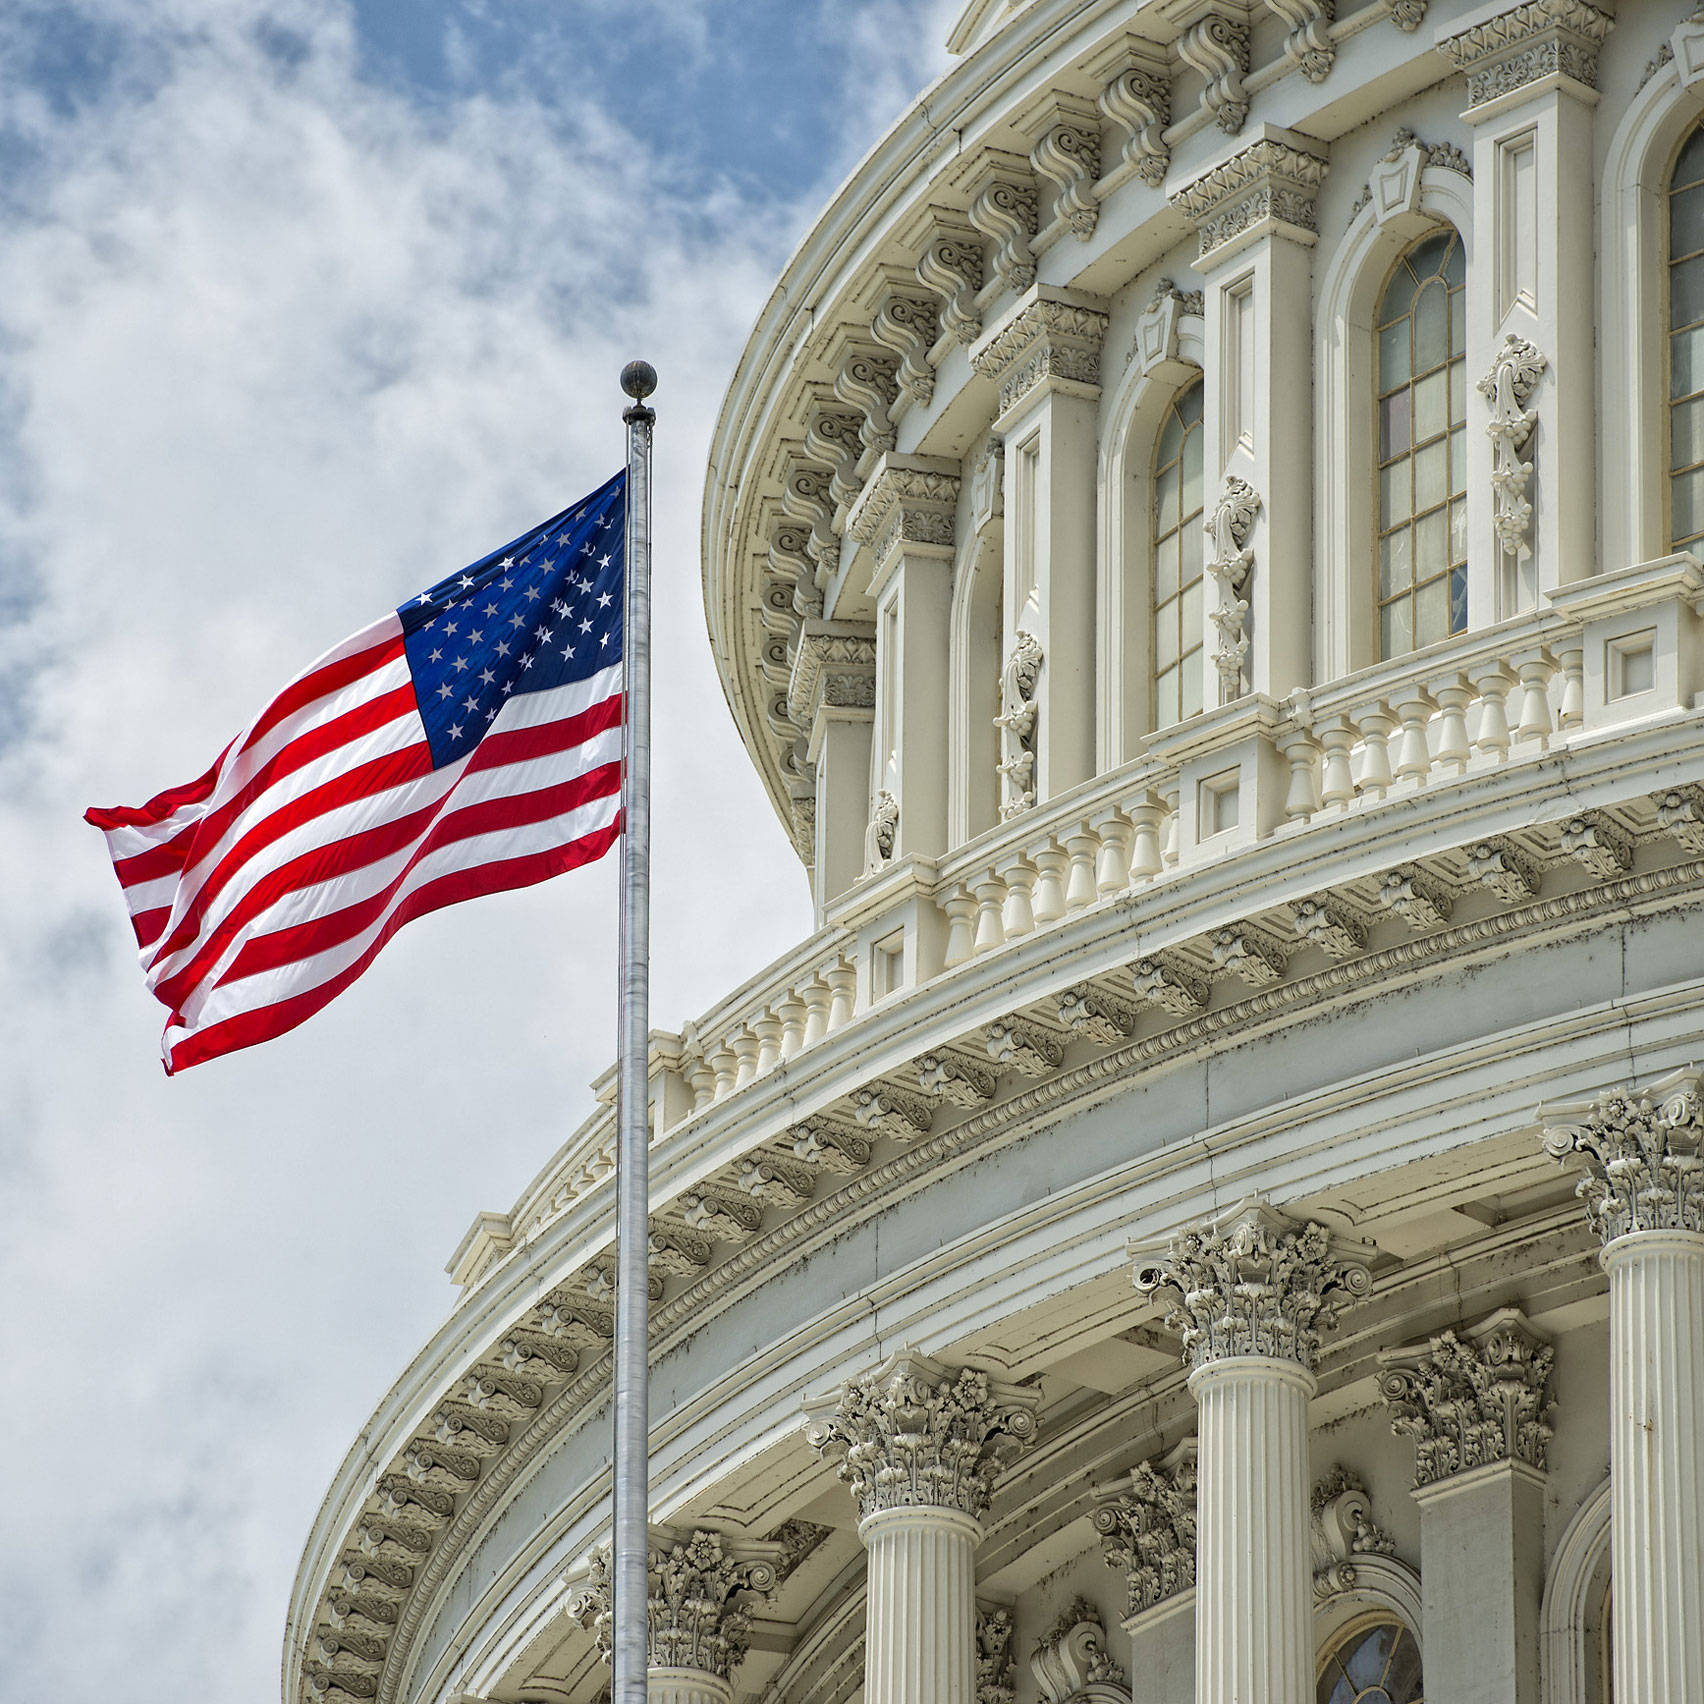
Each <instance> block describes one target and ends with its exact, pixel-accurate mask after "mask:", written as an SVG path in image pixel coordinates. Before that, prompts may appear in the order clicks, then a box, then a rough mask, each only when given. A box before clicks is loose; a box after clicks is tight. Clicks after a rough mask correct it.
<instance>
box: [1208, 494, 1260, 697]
mask: <svg viewBox="0 0 1704 1704" xmlns="http://www.w3.org/2000/svg"><path fill="white" fill-rule="evenodd" d="M1259 513H1260V493H1259V492H1258V491H1256V490H1255V488H1254V487H1253V486H1252V485H1250V484H1249V483H1248V481H1247V480H1245V479H1238V478H1237V477H1236V475H1235V474H1233V475H1232V476H1231V477H1230V478H1229V479H1227V480H1226V481H1225V489H1224V490H1223V492H1221V493H1220V496H1219V501H1218V502H1217V503H1215V504H1214V505H1213V511H1212V513H1211V514H1210V515H1209V516H1208V517H1207V520H1206V523H1205V530H1206V533H1207V552H1208V555H1207V561H1206V564H1205V566H1206V569H1207V572H1208V574H1210V575H1211V576H1212V579H1213V584H1214V585H1215V586H1216V587H1217V588H1218V594H1219V595H1218V602H1217V603H1216V604H1215V605H1214V607H1213V610H1212V612H1211V619H1212V622H1213V627H1214V630H1215V631H1216V632H1217V634H1218V638H1217V640H1216V642H1215V644H1214V647H1213V664H1214V667H1215V668H1216V669H1217V670H1218V671H1219V701H1220V703H1222V704H1229V703H1231V702H1232V701H1233V700H1234V699H1237V698H1241V697H1242V695H1243V693H1244V691H1245V690H1246V688H1245V686H1244V684H1243V682H1244V663H1245V661H1246V660H1247V657H1248V587H1249V575H1250V573H1251V572H1252V570H1253V568H1254V551H1253V550H1252V549H1251V548H1250V547H1249V543H1248V538H1249V534H1250V533H1251V532H1252V531H1253V529H1254V518H1255V516H1256V515H1258V514H1259Z"/></svg>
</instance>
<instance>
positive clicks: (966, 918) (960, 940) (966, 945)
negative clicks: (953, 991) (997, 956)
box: [941, 882, 976, 970]
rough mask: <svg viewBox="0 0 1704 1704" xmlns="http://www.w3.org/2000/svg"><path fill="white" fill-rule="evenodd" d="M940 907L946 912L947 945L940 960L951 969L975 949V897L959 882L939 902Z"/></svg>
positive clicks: (961, 962) (962, 961)
mask: <svg viewBox="0 0 1704 1704" xmlns="http://www.w3.org/2000/svg"><path fill="white" fill-rule="evenodd" d="M941 909H942V910H943V911H944V912H946V914H947V947H946V952H945V955H944V956H943V958H942V961H941V962H942V963H943V964H944V965H945V967H946V968H947V969H948V970H951V969H952V968H953V966H954V965H955V964H963V963H964V961H965V960H966V959H968V958H969V957H970V956H971V955H972V954H973V953H974V952H975V951H976V928H975V922H976V897H975V895H974V894H972V893H971V891H970V889H969V888H968V887H966V886H965V884H964V883H963V882H960V883H959V885H958V886H957V887H956V888H954V889H953V891H952V892H951V893H950V894H948V896H947V897H946V898H945V899H944V900H943V901H942V902H941Z"/></svg>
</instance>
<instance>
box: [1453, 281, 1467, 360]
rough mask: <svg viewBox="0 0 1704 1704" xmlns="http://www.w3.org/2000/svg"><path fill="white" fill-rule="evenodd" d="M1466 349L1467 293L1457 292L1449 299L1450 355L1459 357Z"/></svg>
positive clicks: (1463, 291)
mask: <svg viewBox="0 0 1704 1704" xmlns="http://www.w3.org/2000/svg"><path fill="white" fill-rule="evenodd" d="M1466 348H1467V292H1466V291H1465V290H1457V291H1456V292H1455V293H1454V294H1453V295H1452V296H1451V297H1450V353H1451V354H1452V355H1459V354H1461V352H1462V351H1463V350H1464V349H1466Z"/></svg>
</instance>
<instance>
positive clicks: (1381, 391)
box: [285, 0, 1704, 1704]
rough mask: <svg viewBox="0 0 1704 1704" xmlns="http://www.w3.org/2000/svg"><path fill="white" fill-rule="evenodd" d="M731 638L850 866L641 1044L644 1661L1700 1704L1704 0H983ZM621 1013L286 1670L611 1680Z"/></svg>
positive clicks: (1703, 1640) (465, 1699)
mask: <svg viewBox="0 0 1704 1704" xmlns="http://www.w3.org/2000/svg"><path fill="white" fill-rule="evenodd" d="M948 45H949V48H950V50H951V53H952V55H953V56H954V57H953V63H952V65H951V68H950V69H949V70H948V71H947V73H946V74H945V75H944V76H943V77H942V78H941V79H940V80H939V81H938V82H937V83H935V84H934V85H933V86H932V87H931V88H929V89H928V90H927V91H925V92H924V93H923V94H922V95H921V97H920V98H919V100H918V101H917V103H916V104H915V105H914V106H913V107H912V108H911V109H910V111H909V112H907V113H906V115H905V116H904V117H903V118H902V119H901V120H900V121H899V123H898V124H897V125H896V126H895V127H894V128H893V130H892V131H891V132H890V133H889V134H888V135H887V136H886V137H885V138H884V139H883V140H882V141H881V142H880V143H879V144H878V145H877V146H876V147H875V148H874V149H873V150H872V151H871V153H870V154H869V156H868V157H867V158H866V159H865V160H864V161H863V163H862V164H861V165H860V166H859V167H858V168H857V170H856V171H855V172H854V173H853V175H852V177H851V178H850V179H849V181H848V182H847V183H846V184H845V186H844V187H843V188H842V189H841V190H840V192H839V193H838V194H837V195H836V197H835V198H834V200H833V202H832V203H831V204H830V206H829V207H828V208H827V210H826V211H825V212H824V213H823V214H822V216H821V218H820V219H819V220H818V222H817V223H816V225H815V226H814V228H813V229H812V230H811V231H810V233H809V234H808V236H807V237H806V238H805V239H804V241H803V243H802V244H801V245H800V247H799V249H798V251H797V252H796V254H795V255H794V256H793V258H792V260H791V261H790V262H789V264H788V266H787V268H786V271H785V272H784V274H783V275H782V277H781V279H780V281H779V282H778V284H777V286H776V288H775V290H774V292H773V294H772V296H771V297H770V299H769V301H768V304H767V306H766V307H765V309H764V311H763V313H762V315H761V317H760V318H759V321H758V323H757V326H756V327H755V329H754V330H753V332H752V335H751V338H750V340H749V342H748V344H747V346H746V348H745V350H744V353H743V355H742V356H741V359H740V361H739V364H738V367H737V369H736V371H735V373H734V376H733V379H732V381H731V383H730V386H729V389H728V393H727V396H726V399H725V402H724V404H723V407H722V411H721V415H720V418H719V421H718V424H717V428H716V432H715V437H714V441H713V445H712V449H711V454H710V462H709V467H708V470H707V476H706V488H705V499H704V511H703V571H704V599H705V612H706V619H707V624H708V628H709V639H710V643H711V646H712V648H713V651H714V655H715V657H716V660H717V666H718V668H719V670H720V672H721V678H722V683H723V687H724V690H725V693H726V696H727V700H728V704H729V706H730V708H731V710H732V713H733V715H734V717H735V720H736V722H737V724H738V727H739V730H740V733H741V736H742V738H743V740H744V743H745V746H746V748H747V750H748V752H749V755H750V758H751V761H752V762H753V764H754V765H755V766H756V768H757V770H758V771H759V773H760V775H761V777H762V779H763V782H764V785H765V787H766V789H767V791H768V794H769V797H770V799H771V801H772V803H773V806H774V808H775V810H776V812H777V814H778V815H779V817H780V818H781V820H782V822H783V823H784V825H785V827H786V830H787V833H788V835H789V837H790V838H791V841H792V844H793V846H794V847H795V849H796V851H797V853H798V856H799V859H800V861H801V865H802V867H803V872H804V879H806V880H808V882H809V884H810V889H811V894H812V897H813V901H814V907H815V925H816V927H815V930H814V932H813V933H812V934H811V935H810V937H809V938H808V939H806V940H804V941H801V942H800V943H799V944H798V946H797V947H796V949H795V950H793V951H792V952H791V953H789V954H788V955H787V956H786V957H785V958H783V959H782V960H780V961H779V962H777V963H775V964H773V965H771V966H770V967H769V968H768V969H767V970H765V971H764V972H762V973H761V974H760V975H759V976H757V977H756V978H754V979H753V980H752V981H750V982H748V983H747V984H746V985H744V986H743V987H740V988H737V989H734V990H732V991H731V992H730V993H729V994H728V995H727V997H726V998H725V999H724V1000H722V1001H721V1003H720V1004H718V1005H717V1006H716V1007H715V1008H714V1009H712V1010H710V1011H708V1012H706V1013H703V1014H702V1015H700V1016H699V1017H698V1018H696V1019H695V1020H693V1021H692V1022H691V1023H689V1024H688V1025H686V1026H685V1027H684V1028H683V1029H682V1030H681V1032H680V1033H678V1034H674V1033H665V1032H661V1031H657V1032H653V1037H652V1055H651V1066H650V1081H651V1111H652V1125H653V1132H654V1134H653V1147H652V1174H651V1175H652V1203H651V1206H652V1219H651V1243H650V1281H651V1293H652V1297H653V1301H652V1308H651V1325H652V1343H651V1356H652V1368H653V1371H652V1412H651V1418H652V1450H653V1455H652V1481H651V1484H652V1491H651V1509H652V1516H653V1519H654V1521H655V1523H656V1526H655V1531H654V1535H653V1539H654V1544H653V1556H652V1573H651V1586H652V1591H653V1594H654V1595H653V1598H652V1602H651V1615H650V1627H651V1651H650V1660H651V1665H652V1672H651V1695H652V1697H653V1699H656V1700H660V1701H664V1704H735V1701H736V1700H737V1701H738V1704H855V1701H860V1700H861V1701H862V1704H1068V1701H1069V1704H1197V1701H1199V1704H1422V1700H1423V1699H1424V1700H1432V1701H1433V1704H1469V1701H1471V1704H1610V1701H1611V1700H1612V1699H1614V1700H1618V1701H1619V1704H1697V1700H1698V1699H1699V1698H1701V1697H1704V1424H1701V1421H1700V1415H1701V1413H1704V1158H1701V1139H1704V1100H1701V1095H1704V1089H1701V1086H1700V1077H1699V1074H1698V1068H1699V1067H1701V1066H1704V1046H1701V1044H1700V1035H1701V1029H1704V1025H1701V1019H1700V1006H1701V1005H1704V928H1701V920H1704V714H1701V709H1700V707H1701V706H1704V696H1701V695H1704V626H1701V619H1704V566H1701V562H1704V545H1701V544H1700V540H1704V18H1700V17H1698V16H1695V15H1693V14H1692V12H1691V8H1690V6H1688V5H1686V4H1683V3H1680V0H1676V3H1673V4H1666V3H1655V0H1652V3H1646V4H1639V5H1633V4H1630V3H1628V0H1623V3H1622V4H1621V5H1620V7H1619V8H1618V9H1614V8H1611V7H1609V6H1608V5H1599V4H1591V3H1587V0H1492V3H1490V4H1484V5H1478V6H1475V7H1471V8H1470V7H1465V6H1460V5H1454V4H1449V3H1446V0H1431V3H1428V0H1337V4H1335V5H1334V4H1333V3H1332V0H1262V3H1254V0H974V3H972V4H970V5H969V6H968V7H967V8H966V9H965V11H964V13H963V15H962V17H961V18H960V19H959V21H958V22H957V24H956V25H955V27H954V29H953V31H952V35H951V38H950V41H949V44H948ZM612 1084H613V1074H612V1077H611V1079H610V1080H609V1081H608V1082H605V1083H603V1084H600V1085H599V1088H600V1089H601V1090H602V1091H604V1098H603V1099H601V1100H600V1102H599V1105H598V1108H597V1110H596V1112H595V1113H594V1114H593V1116H592V1117H591V1118H590V1119H589V1120H588V1121H587V1122H586V1124H585V1125H584V1126H583V1127H582V1128H581V1129H580V1130H579V1131H578V1132H577V1133H576V1134H575V1135H574V1136H573V1137H572V1138H571V1140H570V1141H569V1142H568V1143H567V1144H566V1145H565V1146H564V1147H563V1149H562V1150H561V1152H560V1153H558V1154H556V1155H555V1156H554V1157H552V1158H551V1159H550V1160H549V1162H548V1163H547V1164H546V1165H545V1166H544V1168H543V1170H542V1171H541V1172H540V1173H539V1175H538V1177H537V1179H536V1181H535V1182H534V1183H533V1184H532V1185H531V1187H530V1188H529V1189H528V1190H527V1191H526V1193H525V1194H524V1195H523V1196H522V1198H521V1199H520V1200H519V1201H518V1202H516V1203H515V1205H514V1206H513V1207H512V1208H511V1209H510V1210H509V1211H508V1212H506V1213H482V1214H480V1215H479V1217H478V1218H477V1220H476V1221H475V1223H474V1225H473V1228H472V1229H471V1230H470V1231H469V1233H468V1235H467V1237H466V1238H465V1239H464V1241H463V1243H462V1246H461V1247H460V1248H459V1249H458V1250H457V1251H456V1253H455V1256H454V1258H453V1260H452V1263H451V1270H452V1276H453V1278H454V1279H455V1282H456V1283H457V1284H458V1285H459V1286H460V1290H461V1294H460V1299H459V1301H458V1302H457V1304H456V1306H455V1308H454V1310H453V1312H452V1313H451V1315H450V1317H449V1318H448V1319H447V1320H446V1321H445V1323H444V1325H443V1326H442V1328H441V1329H440V1330H439V1331H438V1333H437V1334H436V1335H435V1336H434V1337H433V1339H432V1340H431V1342H429V1343H428V1344H427V1345H426V1346H425V1347H424V1348H423V1349H422V1351H421V1352H420V1354H419V1356H418V1357H417V1358H416V1360H415V1361H414V1362H413V1364H412V1365H411V1366H410V1367H409V1368H408V1369H407V1370H406V1371H405V1372H404V1374H403V1375H402V1377H401V1379H400V1380H399V1381H398V1383H397V1384H396V1386H395V1387H394V1388H393V1390H392V1391H391V1392H390V1394H389V1395H388V1396H387V1397H386V1398H385V1400H384V1402H383V1403H382V1404H381V1405H380V1407H379V1409H378V1411H377V1413H375V1415H374V1416H373V1418H372V1420H371V1421H370V1423H369V1424H368V1426H367V1427H366V1429H365V1430H364V1432H363V1433H362V1435H361V1437H360V1439H359V1440H358V1441H357V1443H356V1444H355V1446H354V1447H353V1448H352V1449H351V1451H350V1454H349V1456H348V1458H347V1460H346V1461H345V1463H344V1466H343V1468H342V1470H341V1471H340V1473H339V1476H338V1478H337V1480H336V1482H335V1484H334V1485H333V1487H332V1489H331V1491H330V1493H329V1494H328V1497H327V1499H326V1502H325V1505H324V1507H323V1509H322V1511H321V1514H320V1516H319V1519H318V1521H317V1523H316V1525H315V1527H314V1530H313V1533H312V1535H311V1537H310V1539H309V1543H308V1547H307V1550H306V1553H305V1556H304V1559H303V1562H302V1566H301V1570H300V1573H299V1576H298V1579H297V1583H296V1589H295V1594H294V1599H293V1602H292V1606H291V1612H290V1623H289V1627H288V1630H287V1635H286V1649H285V1698H286V1704H314V1701H324V1704H366V1701H369V1700H375V1701H378V1704H546V1701H549V1704H595V1701H596V1700H598V1699H599V1698H600V1697H601V1696H603V1695H604V1694H605V1693H606V1691H607V1688H608V1686H609V1671H608V1668H607V1667H606V1665H605V1661H604V1655H603V1636H604V1633H605V1628H606V1615H607V1581H606V1576H605V1571H604V1568H605V1565H604V1561H603V1558H602V1555H601V1552H600V1546H601V1545H602V1544H603V1543H604V1542H605V1541H606V1540H607V1534H608V1522H609V1517H608V1507H609V1491H610V1480H609V1432H610V1424H609V1401H610V1339H611V1332H612V1309H611V1297H612V1284H613V1272H614V1268H613V1258H612V1254H613V1250H612V1243H613V1237H614V1211H613V1204H614V1178H613V1155H614V1146H615V1122H614V1112H613V1105H612V1092H613V1091H612Z"/></svg>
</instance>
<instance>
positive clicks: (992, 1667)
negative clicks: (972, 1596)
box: [976, 1604, 1017, 1704]
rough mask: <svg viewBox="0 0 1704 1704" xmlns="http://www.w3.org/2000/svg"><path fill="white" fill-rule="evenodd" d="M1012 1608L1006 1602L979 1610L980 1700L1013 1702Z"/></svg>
mask: <svg viewBox="0 0 1704 1704" xmlns="http://www.w3.org/2000/svg"><path fill="white" fill-rule="evenodd" d="M1016 1697H1017V1688H1016V1687H1015V1686H1013V1684H1012V1612H1011V1610H1009V1609H1007V1608H1006V1607H1005V1605H1003V1604H993V1605H990V1606H988V1607H987V1608H983V1607H981V1606H979V1607H978V1608H977V1611H976V1704H1012V1701H1013V1699H1015V1698H1016Z"/></svg>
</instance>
